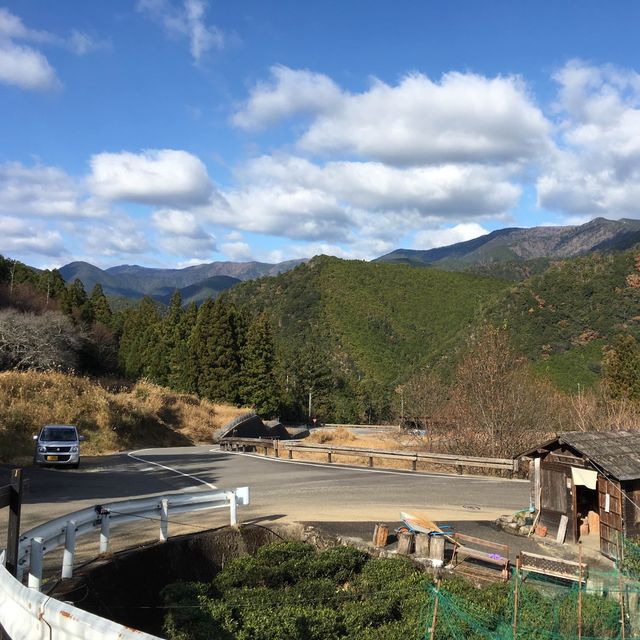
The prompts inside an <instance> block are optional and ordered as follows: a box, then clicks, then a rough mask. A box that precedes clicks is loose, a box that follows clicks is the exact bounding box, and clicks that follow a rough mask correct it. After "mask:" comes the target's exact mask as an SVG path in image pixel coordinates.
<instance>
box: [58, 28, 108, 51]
mask: <svg viewBox="0 0 640 640" xmlns="http://www.w3.org/2000/svg"><path fill="white" fill-rule="evenodd" d="M66 44H67V47H68V48H69V49H70V50H71V51H73V53H75V54H76V55H77V56H85V55H87V54H88V53H93V52H94V51H100V50H101V49H108V48H109V47H110V43H109V42H106V41H104V40H98V39H96V38H95V37H94V36H92V35H90V34H88V33H86V32H84V31H78V30H77V29H74V30H73V31H72V32H71V34H70V35H69V37H68V38H67V40H66Z"/></svg>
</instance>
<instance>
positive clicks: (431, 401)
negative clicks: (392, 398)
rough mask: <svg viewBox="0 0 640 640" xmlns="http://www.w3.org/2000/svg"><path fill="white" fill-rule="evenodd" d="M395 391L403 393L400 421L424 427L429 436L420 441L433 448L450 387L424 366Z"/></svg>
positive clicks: (412, 425)
mask: <svg viewBox="0 0 640 640" xmlns="http://www.w3.org/2000/svg"><path fill="white" fill-rule="evenodd" d="M396 391H397V393H398V394H399V395H400V402H401V409H400V416H399V417H400V422H401V424H402V425H403V426H405V427H407V426H410V427H414V428H416V429H418V430H420V431H423V430H424V431H425V438H426V439H425V440H422V439H421V440H420V444H426V446H427V448H428V449H431V447H432V446H433V440H434V438H435V437H437V435H438V433H439V430H440V428H441V426H442V415H443V410H444V408H445V407H446V405H447V401H448V399H449V389H448V387H447V386H446V385H445V384H444V383H443V382H442V380H441V379H440V377H439V376H438V375H436V374H435V373H433V372H432V371H429V370H428V369H423V370H421V371H418V372H417V373H416V374H415V375H414V376H412V377H411V378H409V380H408V381H407V382H406V383H405V384H403V385H402V386H401V387H398V389H396Z"/></svg>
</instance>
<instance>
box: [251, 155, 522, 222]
mask: <svg viewBox="0 0 640 640" xmlns="http://www.w3.org/2000/svg"><path fill="white" fill-rule="evenodd" d="M510 173H511V174H512V173H513V168H509V167H501V168H495V167H491V166H490V167H484V166H477V165H472V164H442V165H438V166H422V167H410V168H406V169H402V168H396V167H392V166H388V165H385V164H382V163H380V162H328V163H326V164H324V165H317V164H314V163H312V162H310V161H308V160H306V159H304V158H300V157H295V156H278V157H274V156H263V157H261V158H257V159H255V160H253V161H251V162H249V163H248V164H247V165H246V167H245V168H244V169H243V173H242V177H243V179H244V180H245V182H248V183H249V184H250V185H252V186H253V185H277V184H279V185H289V186H292V185H298V186H299V187H300V188H304V189H307V190H312V189H316V190H320V191H322V192H323V193H325V194H330V195H331V197H332V198H333V199H334V201H335V202H339V203H342V204H343V205H344V206H350V207H353V208H359V209H366V210H368V211H416V212H418V213H420V214H423V215H438V216H443V217H446V216H447V215H454V216H464V215H497V214H499V213H502V212H504V211H506V210H508V209H510V208H511V207H513V206H515V204H516V203H517V200H518V198H519V196H520V188H519V187H517V186H515V185H514V184H512V183H511V182H509V180H508V178H509V176H510Z"/></svg>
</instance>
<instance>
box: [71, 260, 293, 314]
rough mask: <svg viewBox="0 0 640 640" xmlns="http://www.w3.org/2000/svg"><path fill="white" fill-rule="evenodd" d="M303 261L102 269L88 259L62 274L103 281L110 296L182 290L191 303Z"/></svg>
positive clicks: (161, 297)
mask: <svg viewBox="0 0 640 640" xmlns="http://www.w3.org/2000/svg"><path fill="white" fill-rule="evenodd" d="M301 262H302V261H301V260H290V261H287V262H281V263H278V264H268V263H264V262H212V263H209V264H199V265H195V266H192V267H185V268H184V269H153V268H149V267H140V266H137V265H119V266H115V267H110V268H109V269H100V268H98V267H96V266H94V265H92V264H89V263H88V262H71V263H69V264H67V265H65V266H64V267H62V268H61V269H60V273H61V274H62V277H63V278H64V279H65V280H66V281H67V282H72V281H73V280H75V279H79V280H81V281H82V283H83V284H84V287H85V289H87V290H88V291H89V290H91V289H92V288H93V287H94V286H95V285H96V284H100V285H102V288H103V290H104V292H105V294H106V295H108V296H112V297H125V298H133V299H140V298H142V297H143V296H150V297H152V298H153V299H154V300H157V301H158V302H162V303H164V304H166V303H168V301H169V299H170V298H171V295H172V294H173V292H174V291H175V290H176V289H179V290H180V292H181V294H182V298H183V300H184V302H185V303H188V302H192V301H195V302H202V301H203V300H205V299H206V298H209V297H214V298H215V297H216V296H217V295H219V294H220V292H222V291H224V290H226V289H228V288H229V287H232V286H233V285H234V284H237V283H238V282H241V281H242V280H249V279H253V278H260V277H262V276H268V275H277V274H278V273H282V272H283V271H287V270H289V269H292V268H293V267H295V266H296V265H298V264H300V263H301Z"/></svg>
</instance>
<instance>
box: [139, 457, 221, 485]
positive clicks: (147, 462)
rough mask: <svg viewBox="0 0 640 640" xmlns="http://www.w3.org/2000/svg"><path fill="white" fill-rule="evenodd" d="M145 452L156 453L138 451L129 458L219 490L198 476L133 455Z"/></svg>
mask: <svg viewBox="0 0 640 640" xmlns="http://www.w3.org/2000/svg"><path fill="white" fill-rule="evenodd" d="M143 451H155V449H138V450H137V451H131V452H130V453H127V456H129V458H132V459H133V460H137V461H138V462H144V463H145V464H152V465H155V466H156V467H161V468H162V469H166V470H167V471H171V472H172V473H175V474H177V475H179V476H184V477H185V478H191V479H192V480H195V481H196V482H200V483H201V484H205V485H207V487H209V488H210V489H217V488H218V487H216V485H215V484H211V483H210V482H207V481H206V480H203V479H202V478H198V476H194V475H191V474H190V473H184V472H182V471H178V469H174V468H173V467H167V465H164V464H160V463H159V462H153V460H146V459H145V458H138V457H137V456H134V455H133V454H134V453H142V452H143Z"/></svg>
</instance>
